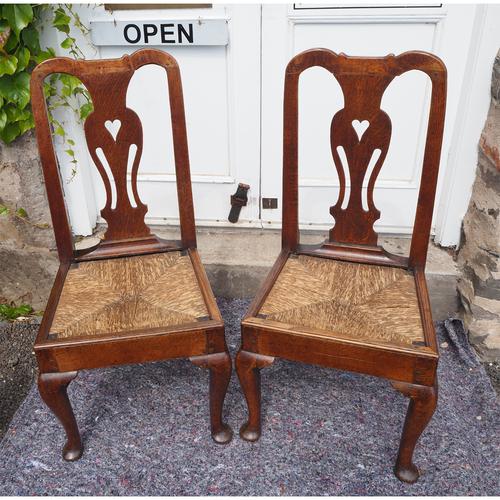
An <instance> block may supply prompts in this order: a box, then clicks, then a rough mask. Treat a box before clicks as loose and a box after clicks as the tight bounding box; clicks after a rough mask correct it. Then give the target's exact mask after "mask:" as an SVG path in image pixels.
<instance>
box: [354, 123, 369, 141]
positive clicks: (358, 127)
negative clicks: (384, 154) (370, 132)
mask: <svg viewBox="0 0 500 500" xmlns="http://www.w3.org/2000/svg"><path fill="white" fill-rule="evenodd" d="M369 126H370V122H369V121H368V120H363V121H362V122H360V121H359V120H353V121H352V128H353V129H354V130H355V131H356V134H358V140H359V141H361V137H363V134H364V133H365V132H366V129H367V128H368V127H369Z"/></svg>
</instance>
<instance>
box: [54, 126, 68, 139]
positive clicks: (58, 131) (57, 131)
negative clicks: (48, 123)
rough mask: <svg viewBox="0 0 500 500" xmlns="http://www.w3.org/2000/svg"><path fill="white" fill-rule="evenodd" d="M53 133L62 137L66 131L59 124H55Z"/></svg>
mask: <svg viewBox="0 0 500 500" xmlns="http://www.w3.org/2000/svg"><path fill="white" fill-rule="evenodd" d="M54 134H56V135H60V136H61V137H64V136H65V135H66V132H65V131H64V129H63V128H62V127H61V125H59V124H58V125H56V128H55V129H54Z"/></svg>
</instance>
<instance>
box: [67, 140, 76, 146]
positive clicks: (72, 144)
mask: <svg viewBox="0 0 500 500" xmlns="http://www.w3.org/2000/svg"><path fill="white" fill-rule="evenodd" d="M66 142H67V143H68V144H69V145H70V146H74V145H75V141H74V140H73V139H67V140H66Z"/></svg>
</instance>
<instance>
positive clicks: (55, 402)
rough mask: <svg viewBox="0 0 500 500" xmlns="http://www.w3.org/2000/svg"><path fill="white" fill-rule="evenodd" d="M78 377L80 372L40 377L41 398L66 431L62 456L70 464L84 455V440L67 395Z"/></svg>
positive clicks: (48, 374)
mask: <svg viewBox="0 0 500 500" xmlns="http://www.w3.org/2000/svg"><path fill="white" fill-rule="evenodd" d="M77 375H78V372H65V373H41V374H40V375H39V376H38V389H39V391H40V396H41V397H42V399H43V400H44V401H45V404H46V405H47V406H48V407H49V408H50V409H51V410H52V412H53V413H54V415H55V416H56V417H57V418H58V419H59V421H60V422H61V424H62V426H63V427H64V430H65V431H66V437H67V440H66V444H65V445H64V448H63V453H62V455H63V458H64V459H65V460H68V461H70V462H72V461H74V460H78V459H79V458H80V457H81V456H82V453H83V446H82V440H81V438H80V433H79V431H78V425H77V423H76V419H75V415H74V414H73V409H72V408H71V403H70V401H69V398H68V393H67V388H68V385H69V383H70V382H71V381H72V380H73V379H74V378H75V377H76V376H77Z"/></svg>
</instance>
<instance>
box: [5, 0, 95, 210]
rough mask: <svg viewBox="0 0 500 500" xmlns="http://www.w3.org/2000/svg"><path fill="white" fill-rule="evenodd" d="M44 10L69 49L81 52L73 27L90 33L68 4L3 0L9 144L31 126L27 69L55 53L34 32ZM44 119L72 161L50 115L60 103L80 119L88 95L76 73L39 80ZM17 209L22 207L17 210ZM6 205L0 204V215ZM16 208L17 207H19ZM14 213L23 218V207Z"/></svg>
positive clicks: (61, 127)
mask: <svg viewBox="0 0 500 500" xmlns="http://www.w3.org/2000/svg"><path fill="white" fill-rule="evenodd" d="M44 12H47V14H48V19H49V20H50V23H51V26H52V27H53V28H55V29H56V30H58V31H60V32H61V33H63V34H64V39H63V41H62V42H61V47H62V48H63V49H65V50H66V51H67V52H68V55H70V56H72V57H74V58H78V59H84V58H85V56H84V54H83V52H82V51H81V49H80V48H79V47H78V45H77V42H76V39H75V37H74V36H72V31H71V30H72V27H73V28H74V29H76V30H79V31H80V32H81V33H82V34H83V35H87V34H88V33H89V30H88V28H87V27H86V26H85V25H84V24H83V23H82V21H81V19H80V17H79V16H78V13H77V12H75V11H74V9H73V6H72V5H70V4H59V5H57V4H52V5H51V4H45V5H39V4H3V5H0V140H1V141H3V142H4V143H5V144H10V143H11V142H12V141H14V140H15V139H16V138H17V137H19V136H21V135H23V134H24V133H25V132H27V131H28V130H30V129H32V128H33V127H34V121H33V114H32V111H31V105H30V74H31V72H32V71H33V68H34V67H35V66H36V65H37V64H39V63H40V62H42V61H45V60H46V59H49V58H51V57H54V56H55V51H54V49H53V48H50V47H46V48H42V47H41V45H40V37H39V33H40V30H41V25H42V16H43V15H44ZM44 93H45V96H46V98H47V104H48V106H47V108H48V114H49V119H50V121H51V124H52V128H53V131H54V134H55V135H57V136H59V137H61V138H62V141H63V144H64V150H65V152H66V154H67V155H68V156H69V157H70V161H71V163H72V164H73V170H74V167H75V166H76V164H77V160H76V158H75V152H74V150H73V146H74V145H75V143H74V141H73V140H72V139H71V138H69V137H68V135H67V133H66V130H65V128H64V125H63V123H62V122H61V121H60V120H58V119H57V118H56V117H55V113H54V112H55V111H56V110H57V109H59V108H66V109H71V110H72V111H73V112H74V113H75V115H76V117H77V119H78V120H79V121H82V120H84V119H85V118H86V117H87V116H88V115H89V114H90V113H91V112H92V109H93V108H92V101H91V98H90V96H89V94H88V92H87V90H86V89H85V88H84V87H83V86H82V84H81V82H80V80H78V78H76V77H74V76H71V75H65V74H53V75H51V76H50V77H49V78H48V81H46V82H45V83H44ZM20 210H21V212H20ZM9 212H10V209H9V208H8V207H6V206H3V205H0V215H6V214H7V213H9ZM18 212H19V213H18ZM15 215H16V216H17V217H19V218H26V215H27V214H26V213H25V211H23V209H18V210H16V212H15Z"/></svg>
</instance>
